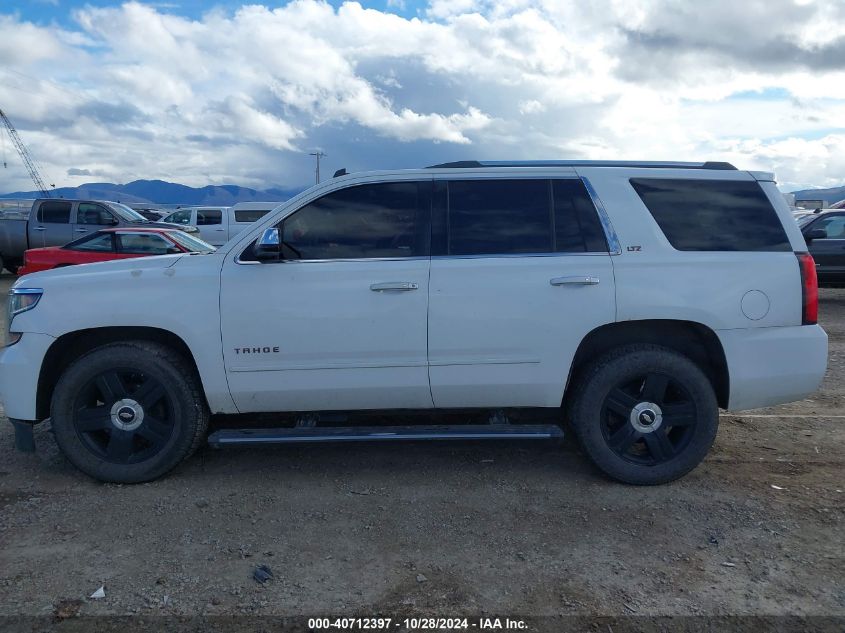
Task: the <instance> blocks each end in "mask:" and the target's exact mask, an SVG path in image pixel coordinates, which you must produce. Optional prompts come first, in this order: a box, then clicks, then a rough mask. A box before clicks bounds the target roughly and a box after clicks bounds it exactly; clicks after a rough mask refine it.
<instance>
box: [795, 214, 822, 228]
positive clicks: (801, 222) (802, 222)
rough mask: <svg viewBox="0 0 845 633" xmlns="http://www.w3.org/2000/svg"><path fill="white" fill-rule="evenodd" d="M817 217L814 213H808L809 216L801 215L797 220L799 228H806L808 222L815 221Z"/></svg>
mask: <svg viewBox="0 0 845 633" xmlns="http://www.w3.org/2000/svg"><path fill="white" fill-rule="evenodd" d="M817 217H819V216H817V215H815V214H814V213H810V214H809V215H802V216H801V217H800V218H798V226H800V227H804V226H807V225H808V224H809V223H810V222H812V221H813V220H815V219H816V218H817Z"/></svg>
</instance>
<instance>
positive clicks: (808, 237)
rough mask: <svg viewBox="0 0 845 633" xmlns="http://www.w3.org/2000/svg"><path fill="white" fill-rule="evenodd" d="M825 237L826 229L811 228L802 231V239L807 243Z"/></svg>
mask: <svg viewBox="0 0 845 633" xmlns="http://www.w3.org/2000/svg"><path fill="white" fill-rule="evenodd" d="M826 238H827V231H826V230H825V229H813V230H812V231H807V232H806V233H804V241H805V242H807V244H809V243H810V242H812V241H813V240H823V239H826Z"/></svg>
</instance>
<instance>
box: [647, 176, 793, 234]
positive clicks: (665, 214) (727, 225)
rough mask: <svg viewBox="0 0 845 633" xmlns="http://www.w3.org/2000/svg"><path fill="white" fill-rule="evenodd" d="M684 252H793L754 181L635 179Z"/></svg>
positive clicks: (665, 231) (661, 223)
mask: <svg viewBox="0 0 845 633" xmlns="http://www.w3.org/2000/svg"><path fill="white" fill-rule="evenodd" d="M631 186H632V187H633V188H634V190H635V191H636V192H637V195H639V197H640V199H641V200H642V201H643V203H644V204H645V206H646V208H648V210H649V212H650V213H651V215H652V217H653V218H654V219H655V221H656V222H657V224H658V226H660V229H661V230H662V231H663V234H664V235H665V236H666V239H668V240H669V243H670V244H671V245H672V246H673V247H674V248H676V249H677V250H679V251H789V250H792V247H791V246H790V244H789V239H788V238H787V236H786V232H785V231H784V229H783V226H782V225H781V222H780V218H778V215H777V213H776V212H775V210H774V207H772V204H771V202H769V199H768V198H767V197H766V194H765V193H764V192H763V190H762V189H761V188H760V185H759V184H758V183H757V182H756V181H754V182H751V181H735V180H692V179H674V178H632V179H631Z"/></svg>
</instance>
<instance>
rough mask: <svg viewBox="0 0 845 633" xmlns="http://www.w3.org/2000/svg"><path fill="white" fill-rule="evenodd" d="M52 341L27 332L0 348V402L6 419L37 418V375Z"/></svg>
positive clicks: (32, 419)
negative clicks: (9, 345) (13, 342)
mask: <svg viewBox="0 0 845 633" xmlns="http://www.w3.org/2000/svg"><path fill="white" fill-rule="evenodd" d="M55 340H56V339H55V338H54V337H52V336H49V335H48V334H34V333H32V332H27V333H25V334H24V335H23V336H22V337H21V340H20V341H18V342H17V343H15V344H14V345H12V346H11V347H4V348H2V349H0V402H2V403H3V407H4V409H5V411H6V416H8V417H9V418H11V419H15V420H28V421H31V422H37V421H38V419H37V416H36V397H37V395H38V376H39V374H40V373H41V364H42V362H43V361H44V356H45V355H46V354H47V350H48V349H50V346H51V345H52V344H53V342H54V341H55Z"/></svg>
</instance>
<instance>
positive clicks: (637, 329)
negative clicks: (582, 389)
mask: <svg viewBox="0 0 845 633" xmlns="http://www.w3.org/2000/svg"><path fill="white" fill-rule="evenodd" d="M630 343H649V344H653V345H662V346H663V347H668V348H669V349H673V350H675V351H677V352H678V353H680V354H683V355H684V356H686V357H687V358H689V359H690V360H692V361H693V362H694V363H695V364H696V365H698V366H699V367H700V368H701V370H702V371H703V372H704V373H705V374H706V375H707V377H708V378H709V379H710V384H712V385H713V391H714V392H715V393H716V400H717V402H718V403H719V406H720V407H722V408H723V409H724V408H727V406H728V398H729V396H730V375H729V374H728V364H727V361H726V360H725V351H724V350H723V349H722V344H721V342H720V341H719V337H718V336H716V333H715V332H714V331H713V330H711V329H710V328H708V327H707V326H705V325H702V324H700V323H693V322H692V321H672V320H664V319H653V320H643V321H622V322H619V323H608V324H607V325H603V326H601V327H598V328H596V329H595V330H593V331H592V332H590V333H589V334H588V335H587V336H585V337H584V339H583V340H582V341H581V344H580V345H579V346H578V350H577V351H576V352H575V358H574V360H573V362H572V369H571V371H570V375H569V380H568V381H567V391H568V390H569V385H571V384H573V382H574V381H573V377H575V376H577V375H578V372H580V371H581V370H582V369H584V367H585V366H586V364H587V363H589V362H590V361H591V360H593V359H594V358H597V357H598V356H601V355H602V354H604V353H605V352H608V351H610V350H611V349H614V348H616V347H619V346H621V345H628V344H630Z"/></svg>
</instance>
